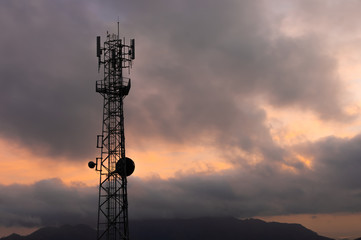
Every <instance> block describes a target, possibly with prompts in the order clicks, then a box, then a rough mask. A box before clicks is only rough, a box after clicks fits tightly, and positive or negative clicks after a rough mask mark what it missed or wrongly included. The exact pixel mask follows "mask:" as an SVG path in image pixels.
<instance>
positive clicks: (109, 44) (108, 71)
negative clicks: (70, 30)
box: [96, 28, 135, 98]
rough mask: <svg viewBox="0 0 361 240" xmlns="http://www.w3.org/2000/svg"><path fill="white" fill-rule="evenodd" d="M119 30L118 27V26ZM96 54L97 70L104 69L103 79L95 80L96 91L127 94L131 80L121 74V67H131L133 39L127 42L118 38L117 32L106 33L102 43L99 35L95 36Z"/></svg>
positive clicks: (133, 55) (113, 94) (103, 93)
mask: <svg viewBox="0 0 361 240" xmlns="http://www.w3.org/2000/svg"><path fill="white" fill-rule="evenodd" d="M118 32H119V28H118ZM96 55H97V57H98V71H100V68H101V66H103V69H104V79H103V80H99V81H96V91H97V92H99V93H100V94H102V95H103V96H104V95H112V96H120V97H123V98H124V97H125V96H126V95H128V93H129V90H130V86H131V81H130V78H126V77H124V76H123V69H126V68H127V69H128V74H129V73H130V68H131V67H132V62H133V60H134V59H135V40H134V39H130V41H129V43H127V41H126V40H125V38H123V39H120V38H119V33H118V34H109V33H107V37H106V40H105V42H104V44H103V45H102V43H101V38H100V36H97V38H96Z"/></svg>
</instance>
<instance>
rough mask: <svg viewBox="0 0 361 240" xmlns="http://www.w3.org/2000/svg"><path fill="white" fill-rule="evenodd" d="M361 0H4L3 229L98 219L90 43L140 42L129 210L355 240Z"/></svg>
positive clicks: (130, 126)
mask: <svg viewBox="0 0 361 240" xmlns="http://www.w3.org/2000/svg"><path fill="white" fill-rule="evenodd" d="M360 12H361V1H359V0H222V1H219V0H151V1H149V0H128V1H125V0H102V1H100V0H76V1H74V0H51V1H50V0H27V1H23V0H1V1H0V31H1V35H0V79H1V86H0V149H1V151H0V237H2V236H5V235H7V234H9V233H11V232H13V231H16V232H19V233H28V232H31V231H33V230H34V229H37V228H39V227H42V226H45V225H62V224H78V223H85V224H90V225H92V226H94V225H95V223H96V211H97V194H98V192H97V184H98V181H99V176H98V174H97V173H96V172H95V171H93V170H91V169H89V168H88V167H87V162H88V161H91V160H94V159H95V158H96V157H98V156H99V155H100V152H99V151H98V150H99V149H97V148H96V136H97V135H98V134H101V124H102V104H103V103H102V97H101V95H100V94H98V93H96V92H95V81H96V80H99V79H101V78H102V74H101V73H98V71H97V58H96V52H95V40H96V36H97V35H101V36H102V39H103V40H104V39H105V35H106V32H107V31H109V32H110V33H112V32H114V33H116V31H117V29H116V26H117V24H116V22H117V20H118V19H119V22H120V35H121V36H124V37H126V38H135V41H136V59H135V61H134V66H133V69H132V70H131V74H130V77H131V78H132V88H131V90H130V93H129V96H127V97H126V98H125V103H124V104H125V129H126V132H125V134H126V152H127V156H128V157H130V158H132V159H133V160H134V161H135V164H136V169H135V173H134V174H133V175H132V176H131V177H129V179H128V184H129V185H128V193H129V216H130V218H131V219H143V218H147V219H149V218H191V217H202V216H234V217H238V218H251V217H254V218H261V219H264V220H267V221H279V222H296V223H301V224H303V225H304V226H305V227H307V228H310V229H312V230H313V231H316V232H318V233H319V234H321V235H325V236H328V237H333V238H342V237H349V238H357V237H361V95H360V93H361V17H360Z"/></svg>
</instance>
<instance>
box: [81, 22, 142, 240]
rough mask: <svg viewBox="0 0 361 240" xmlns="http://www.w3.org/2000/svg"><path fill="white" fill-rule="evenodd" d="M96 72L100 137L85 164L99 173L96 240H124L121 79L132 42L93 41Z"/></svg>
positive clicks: (126, 161) (128, 164)
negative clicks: (97, 150) (98, 152)
mask: <svg viewBox="0 0 361 240" xmlns="http://www.w3.org/2000/svg"><path fill="white" fill-rule="evenodd" d="M96 42H97V57H98V63H99V64H98V71H99V70H100V67H101V66H103V69H104V78H103V79H102V80H99V81H96V91H97V92H98V93H100V94H101V95H102V96H103V98H104V107H103V126H102V134H101V135H98V136H97V148H100V149H101V156H100V157H98V158H96V161H95V162H93V161H91V162H89V164H88V165H89V167H90V168H95V169H96V170H97V171H98V172H99V173H100V181H99V204H98V225H97V239H98V240H128V239H129V227H128V199H127V177H128V176H130V175H131V174H132V173H133V171H134V162H133V161H132V160H131V159H130V158H127V157H126V156H125V137H124V114H123V100H124V98H125V97H126V96H127V95H128V93H129V90H130V86H131V81H130V78H126V77H124V76H123V70H125V69H128V71H129V70H130V68H131V66H132V60H134V56H135V55H134V39H131V40H130V44H126V43H125V39H124V38H123V40H122V39H119V23H118V34H117V35H116V34H112V35H110V34H108V33H107V38H106V41H105V42H104V45H103V46H101V42H100V37H99V36H98V37H97V41H96Z"/></svg>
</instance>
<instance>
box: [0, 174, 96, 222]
mask: <svg viewBox="0 0 361 240" xmlns="http://www.w3.org/2000/svg"><path fill="white" fill-rule="evenodd" d="M0 192H1V196H0V205H1V207H0V224H1V225H2V226H7V227H9V226H24V227H38V226H46V225H62V224H77V223H85V224H89V225H94V224H95V223H96V209H97V208H96V207H97V205H96V204H97V203H96V201H97V197H96V193H97V189H96V188H95V187H85V186H70V187H69V186H66V185H64V183H63V182H62V181H61V180H59V179H48V180H42V181H39V182H36V183H34V184H32V185H20V184H13V185H8V186H4V185H0Z"/></svg>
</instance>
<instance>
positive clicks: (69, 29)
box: [0, 0, 101, 159]
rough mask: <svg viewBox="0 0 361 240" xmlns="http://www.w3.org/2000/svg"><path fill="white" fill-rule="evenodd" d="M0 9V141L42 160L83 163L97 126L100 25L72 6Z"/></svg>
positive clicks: (9, 4) (79, 5)
mask: <svg viewBox="0 0 361 240" xmlns="http://www.w3.org/2000/svg"><path fill="white" fill-rule="evenodd" d="M0 7H1V17H0V18H1V21H0V29H1V31H2V33H3V34H2V38H1V59H0V74H1V75H0V79H1V83H2V87H1V89H0V101H1V108H0V116H1V117H0V121H1V127H0V135H1V136H2V137H3V138H10V139H13V140H17V141H20V142H22V143H23V144H24V145H25V146H27V147H28V148H30V149H32V150H33V151H34V152H38V153H39V154H42V155H44V154H47V155H52V156H59V155H67V156H74V154H75V153H76V156H77V159H78V158H79V157H84V156H89V152H92V149H93V148H92V146H94V142H95V140H93V141H91V139H94V138H95V135H96V133H93V132H91V131H89V129H98V128H95V126H97V125H95V124H98V122H97V120H99V119H101V116H100V117H98V116H99V113H101V108H100V107H99V109H98V110H99V111H98V112H97V111H96V109H95V108H94V107H93V105H98V102H97V100H100V99H97V98H96V96H95V94H94V81H95V80H96V77H97V75H96V68H92V67H93V66H95V65H96V63H95V58H93V56H94V55H95V54H94V46H93V44H92V40H94V36H95V34H96V31H97V28H99V26H100V25H101V24H99V23H97V22H95V21H93V20H92V16H91V15H90V12H89V11H86V10H85V9H87V8H86V7H85V6H84V2H79V1H77V2H72V1H54V2H49V1H42V0H38V1H32V2H20V1H1V3H0ZM93 59H94V60H93ZM99 105H100V104H99ZM99 128H100V127H99Z"/></svg>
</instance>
